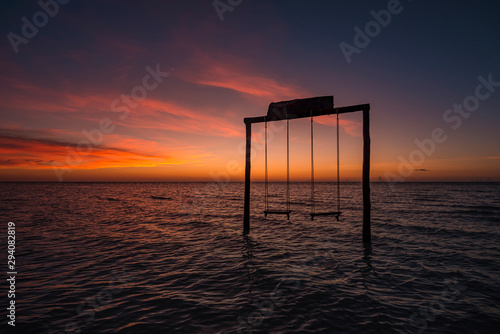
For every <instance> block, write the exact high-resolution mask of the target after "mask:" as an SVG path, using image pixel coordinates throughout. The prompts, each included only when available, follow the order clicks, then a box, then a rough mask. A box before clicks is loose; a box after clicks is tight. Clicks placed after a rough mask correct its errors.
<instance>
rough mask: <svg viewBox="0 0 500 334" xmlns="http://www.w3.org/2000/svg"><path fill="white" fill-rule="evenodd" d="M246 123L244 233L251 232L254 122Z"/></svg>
mask: <svg viewBox="0 0 500 334" xmlns="http://www.w3.org/2000/svg"><path fill="white" fill-rule="evenodd" d="M245 125H246V154H245V155H246V158H245V203H244V205H243V234H248V233H249V232H250V158H251V152H252V123H250V122H247V121H246V120H245Z"/></svg>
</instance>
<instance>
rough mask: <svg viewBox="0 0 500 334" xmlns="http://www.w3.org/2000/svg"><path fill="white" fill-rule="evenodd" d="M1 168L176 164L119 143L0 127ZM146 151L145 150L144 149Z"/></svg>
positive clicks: (174, 161)
mask: <svg viewBox="0 0 500 334" xmlns="http://www.w3.org/2000/svg"><path fill="white" fill-rule="evenodd" d="M0 143H1V144H0V157H1V158H0V168H2V167H3V168H13V167H15V168H35V169H40V168H51V167H52V166H66V167H70V168H72V169H94V168H110V167H138V166H158V165H163V164H177V163H181V161H179V160H176V159H174V158H172V157H167V156H162V155H158V154H152V153H148V152H147V151H146V150H147V142H146V141H143V143H142V144H143V152H141V151H133V150H130V149H124V148H120V147H106V146H99V147H95V146H87V145H80V146H79V145H78V143H73V142H64V141H59V140H54V139H47V138H35V137H32V136H30V134H29V133H26V132H23V131H22V130H21V131H12V130H0ZM145 151H146V152H145Z"/></svg>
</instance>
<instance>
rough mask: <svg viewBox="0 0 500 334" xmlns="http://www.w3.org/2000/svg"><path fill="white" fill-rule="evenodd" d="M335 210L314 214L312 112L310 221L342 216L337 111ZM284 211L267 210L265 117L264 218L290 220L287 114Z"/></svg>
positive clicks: (287, 127) (287, 121)
mask: <svg viewBox="0 0 500 334" xmlns="http://www.w3.org/2000/svg"><path fill="white" fill-rule="evenodd" d="M336 115H337V182H336V186H337V210H336V211H322V212H316V202H315V196H314V183H315V180H314V121H313V115H312V111H311V113H310V118H311V212H310V216H311V220H314V217H316V216H335V218H336V219H337V221H338V220H339V216H340V215H341V214H342V212H341V211H340V182H339V181H340V168H339V167H340V159H339V152H340V151H339V114H338V110H337V113H336ZM285 119H286V209H285V210H272V209H269V173H268V162H267V146H268V145H267V117H266V118H265V121H264V123H265V131H264V133H265V134H264V138H265V145H264V146H265V158H264V164H265V181H264V189H265V190H264V203H265V209H264V217H267V215H271V214H275V215H286V216H287V219H288V220H290V213H291V210H290V124H289V118H288V114H286V117H285Z"/></svg>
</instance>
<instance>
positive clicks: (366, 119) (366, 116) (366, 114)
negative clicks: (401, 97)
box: [363, 107, 372, 243]
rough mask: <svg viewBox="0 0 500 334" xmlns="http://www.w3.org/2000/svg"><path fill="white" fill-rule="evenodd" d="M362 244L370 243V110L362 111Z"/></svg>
mask: <svg viewBox="0 0 500 334" xmlns="http://www.w3.org/2000/svg"><path fill="white" fill-rule="evenodd" d="M363 242H364V243H371V242H372V236H371V202H370V108H369V107H368V108H366V109H363Z"/></svg>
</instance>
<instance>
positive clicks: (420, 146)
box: [0, 0, 500, 182]
mask: <svg viewBox="0 0 500 334" xmlns="http://www.w3.org/2000/svg"><path fill="white" fill-rule="evenodd" d="M0 7H1V8H0V13H1V14H0V15H1V20H0V29H1V34H2V36H3V37H2V42H1V46H0V69H1V73H2V75H1V76H0V181H55V182H58V181H217V180H221V181H224V182H225V181H241V180H243V177H244V158H245V156H244V143H245V127H244V123H243V119H244V118H245V117H253V116H263V115H265V114H266V112H267V109H268V106H269V104H270V103H271V102H278V101H286V100H293V99H299V98H309V97H315V96H327V95H333V96H334V103H335V106H336V107H340V106H349V105H356V104H364V103H369V104H370V105H371V111H370V117H371V142H372V146H371V147H372V161H371V179H372V180H373V181H384V182H402V181H487V180H493V181H500V145H499V144H500V131H499V130H498V128H499V125H500V112H499V106H500V62H499V61H498V59H500V52H499V51H500V21H499V20H498V15H499V14H500V4H499V3H498V2H494V1H476V2H470V1H451V0H450V1H439V3H437V2H435V1H415V0H414V1H411V0H405V1H403V0H402V1H396V0H389V1H350V2H344V1H342V2H341V1H284V0H276V1H264V0H220V1H213V0H192V1H168V0H166V1H151V0H145V1H118V0H110V1H92V0H90V1H77V0H71V1H68V0H60V1H59V2H56V0H42V1H40V2H37V1H13V0H7V1H2V3H1V4H0ZM309 126H310V120H308V119H302V120H293V121H290V166H291V167H290V175H291V179H292V180H293V181H307V180H308V179H309V177H310V132H309V131H310V128H309ZM339 127H340V133H339V137H340V142H339V144H340V145H339V146H340V161H339V164H340V175H341V181H357V180H360V179H361V165H362V137H361V129H362V115H361V113H352V114H345V115H341V116H340V123H339ZM252 130H253V143H252V144H253V148H254V150H253V156H252V157H253V160H252V180H257V181H258V180H262V178H263V175H264V149H263V141H264V137H263V134H264V132H263V131H264V125H263V124H256V125H254V126H253V129H252ZM314 131H315V132H314V136H315V137H314V150H315V160H314V163H315V173H316V177H317V179H319V180H335V177H336V163H337V160H336V120H335V116H322V117H318V118H316V119H315V120H314ZM268 136H269V137H268V139H269V146H268V158H269V177H270V179H271V180H276V181H279V180H283V179H284V177H285V176H286V172H285V171H286V130H285V127H284V124H283V123H282V122H281V123H276V124H273V125H272V126H271V124H270V125H269V128H268Z"/></svg>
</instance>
